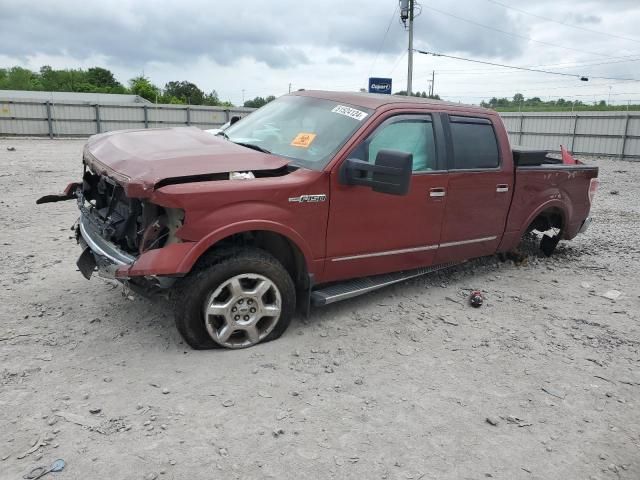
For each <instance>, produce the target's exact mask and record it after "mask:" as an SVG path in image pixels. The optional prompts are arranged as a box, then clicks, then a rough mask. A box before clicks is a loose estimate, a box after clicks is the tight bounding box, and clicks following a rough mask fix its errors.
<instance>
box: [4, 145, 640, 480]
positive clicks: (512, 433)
mask: <svg viewBox="0 0 640 480" xmlns="http://www.w3.org/2000/svg"><path fill="white" fill-rule="evenodd" d="M82 146H83V141H80V140H54V141H52V140H35V139H27V140H25V139H0V165H1V166H2V170H1V173H0V188H1V191H2V194H1V196H0V222H1V223H2V225H1V226H2V235H1V241H0V249H1V250H0V253H1V256H2V259H3V267H2V269H1V270H0V282H1V286H2V289H0V313H1V318H2V322H1V323H0V432H2V435H0V478H3V479H4V478H22V476H23V475H24V474H25V473H27V472H29V471H30V470H31V469H32V468H33V467H35V466H39V465H51V463H52V462H53V461H54V460H55V459H57V458H62V459H64V460H65V461H66V467H65V470H64V471H63V472H61V473H58V474H56V478H60V479H65V478H90V477H91V478H96V472H100V475H99V476H100V477H101V478H117V479H155V478H278V479H283V478H295V479H298V478H362V479H374V478H380V479H395V478H399V479H416V480H417V479H422V478H425V479H427V478H428V479H461V478H474V479H480V478H487V477H492V478H502V479H528V478H532V479H534V478H537V479H551V478H554V479H555V478H564V479H587V478H591V479H638V478H640V463H639V459H640V354H639V349H640V323H639V320H640V313H639V312H640V308H639V307H640V298H639V295H640V287H639V282H638V279H639V278H640V262H639V260H640V240H639V238H640V163H632V162H620V161H615V160H612V159H598V160H586V161H587V162H589V163H595V164H597V165H598V166H599V167H600V168H601V171H600V178H601V180H602V184H601V188H600V192H599V193H598V194H597V196H596V199H595V206H594V209H593V213H594V217H595V218H594V222H593V224H592V225H591V228H590V230H589V231H588V233H587V234H585V235H582V236H580V237H578V238H577V239H576V240H574V241H572V242H561V243H560V245H559V248H558V251H557V254H556V256H554V257H552V258H550V259H546V258H541V257H538V256H535V255H530V256H529V258H528V259H527V261H525V262H523V263H522V264H520V265H519V266H517V265H514V263H513V262H506V263H501V262H499V261H498V260H497V259H496V258H485V259H481V260H475V261H472V262H469V263H468V264H466V265H464V266H461V267H458V268H456V269H452V270H449V271H447V272H444V273H440V274H436V275H433V276H431V277H427V278H422V279H418V280H414V281H411V282H409V283H405V284H401V285H399V286H395V287H392V288H388V289H386V290H382V291H378V292H375V293H372V294H369V295H367V296H364V297H360V298H358V299H354V300H350V301H346V302H343V303H339V304H335V305H331V306H329V307H326V308H324V309H317V310H314V311H313V312H312V315H311V317H310V318H309V319H308V320H304V319H297V320H294V322H293V323H292V325H291V328H290V329H289V330H288V332H287V333H285V335H284V336H283V337H282V338H281V339H279V340H277V341H275V342H271V343H268V344H265V345H259V346H257V347H255V348H251V349H248V350H242V351H220V350H218V351H193V350H190V349H189V348H188V347H186V346H185V345H184V343H183V342H182V340H181V339H180V337H179V335H178V333H177V331H176V330H175V328H174V326H173V320H172V316H171V312H170V311H169V309H168V307H167V305H166V304H163V303H155V304H153V303H150V302H148V301H147V300H144V299H142V298H139V297H134V296H131V295H130V293H127V294H126V295H125V296H123V293H122V289H121V288H120V287H117V286H114V285H113V284H111V283H107V282H105V281H103V280H100V279H93V280H91V281H89V282H88V281H86V280H85V279H84V278H83V277H82V276H81V275H80V273H78V272H77V271H76V267H75V260H76V258H77V256H78V255H79V253H80V251H79V248H78V247H77V246H76V245H75V242H74V241H73V240H72V239H70V237H72V232H71V230H70V227H71V225H72V224H73V222H74V221H75V219H76V216H77V212H76V206H75V205H74V202H63V203H58V204H49V205H42V206H36V205H35V200H36V198H38V197H39V196H41V195H43V194H47V193H57V192H60V191H62V190H63V188H64V187H65V186H66V184H67V182H69V181H72V180H78V179H79V178H80V176H81V166H80V155H81V150H82ZM7 147H14V148H15V150H10V149H9V148H7ZM613 192H616V194H612V193H613ZM473 290H480V291H481V292H482V294H483V296H484V299H485V301H484V304H483V305H482V306H481V307H480V308H477V309H474V308H471V307H470V306H469V305H468V303H467V299H468V295H469V293H470V292H471V291H473Z"/></svg>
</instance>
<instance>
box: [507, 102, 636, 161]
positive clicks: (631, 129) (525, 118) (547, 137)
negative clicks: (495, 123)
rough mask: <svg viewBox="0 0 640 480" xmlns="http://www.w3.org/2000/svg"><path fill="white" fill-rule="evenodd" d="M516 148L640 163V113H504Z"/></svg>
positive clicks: (510, 136)
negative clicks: (562, 148)
mask: <svg viewBox="0 0 640 480" xmlns="http://www.w3.org/2000/svg"><path fill="white" fill-rule="evenodd" d="M500 116H501V117H502V119H503V121H504V124H505V126H506V127H507V131H508V132H509V138H510V140H511V143H512V144H513V145H522V146H525V147H532V148H540V149H547V150H554V151H559V150H560V145H564V146H565V147H567V149H569V150H570V151H572V152H573V153H575V154H577V155H601V156H609V157H617V158H620V159H629V160H640V112H624V111H621V112H502V113H500Z"/></svg>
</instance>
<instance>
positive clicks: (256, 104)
mask: <svg viewBox="0 0 640 480" xmlns="http://www.w3.org/2000/svg"><path fill="white" fill-rule="evenodd" d="M275 99H276V97H274V96H273V95H269V96H268V97H267V98H263V97H256V98H254V99H253V100H247V101H246V102H244V106H245V107H248V108H260V107H262V106H264V105H266V104H267V103H269V102H272V101H274V100H275Z"/></svg>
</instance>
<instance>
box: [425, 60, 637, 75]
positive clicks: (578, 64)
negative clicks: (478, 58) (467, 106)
mask: <svg viewBox="0 0 640 480" xmlns="http://www.w3.org/2000/svg"><path fill="white" fill-rule="evenodd" d="M638 61H640V57H638V56H637V55H629V56H628V57H627V59H626V60H615V61H612V62H597V63H592V62H587V63H584V62H573V63H545V64H538V65H518V66H522V67H525V68H539V67H556V68H557V69H565V68H576V67H594V66H598V65H611V64H616V63H627V62H638ZM438 72H440V73H443V74H449V75H451V74H456V75H475V74H495V73H502V74H507V73H514V72H496V71H495V70H492V69H489V70H467V69H465V70H446V69H445V70H438Z"/></svg>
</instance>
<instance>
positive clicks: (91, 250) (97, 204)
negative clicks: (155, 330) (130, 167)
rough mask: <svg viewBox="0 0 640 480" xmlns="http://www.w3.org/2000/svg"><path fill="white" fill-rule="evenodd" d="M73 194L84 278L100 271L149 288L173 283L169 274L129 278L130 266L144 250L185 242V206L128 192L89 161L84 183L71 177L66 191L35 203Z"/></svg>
mask: <svg viewBox="0 0 640 480" xmlns="http://www.w3.org/2000/svg"><path fill="white" fill-rule="evenodd" d="M72 198H76V200H77V203H78V208H79V210H80V218H79V219H78V221H77V222H76V224H75V225H74V230H75V234H76V239H77V241H78V244H79V245H80V246H81V247H82V254H81V255H80V258H79V259H78V261H77V266H78V268H79V270H80V272H81V273H82V275H83V276H84V277H85V278H87V279H90V278H91V276H92V275H93V273H98V275H100V276H102V277H105V278H111V279H118V280H120V281H123V282H127V283H129V282H131V281H133V282H134V283H136V284H137V286H139V287H144V288H145V289H146V288H155V287H160V288H168V287H170V286H171V285H172V284H173V282H174V279H173V278H170V277H165V276H162V277H160V276H155V275H146V276H139V275H138V276H136V278H135V279H131V278H129V276H128V274H127V272H128V271H129V270H130V269H131V268H132V267H133V265H134V263H135V262H136V261H137V260H138V259H139V258H140V256H141V255H143V254H145V253H147V252H149V251H151V250H154V249H159V248H163V247H166V246H168V245H171V244H174V243H180V242H181V240H180V239H179V238H178V237H177V236H176V232H177V230H178V229H179V228H180V227H181V226H182V224H183V221H184V212H183V211H182V210H180V209H177V208H165V207H161V206H159V205H155V204H153V203H151V202H149V201H148V200H146V199H139V198H131V197H128V196H127V195H126V192H125V189H124V187H123V186H122V185H121V184H120V183H119V182H118V181H116V180H114V179H112V178H110V177H109V176H107V175H105V174H97V173H94V172H92V171H91V170H90V169H89V168H88V167H87V165H86V164H85V171H84V175H83V179H82V183H72V184H70V185H69V186H68V187H67V188H66V189H65V191H64V193H63V194H62V195H47V196H45V197H42V198H40V199H38V201H37V203H39V204H41V203H49V202H57V201H62V200H69V199H72Z"/></svg>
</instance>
